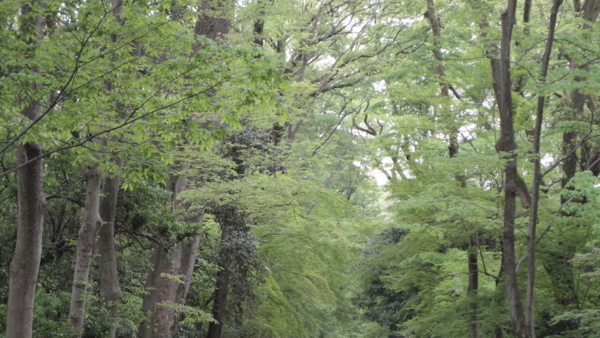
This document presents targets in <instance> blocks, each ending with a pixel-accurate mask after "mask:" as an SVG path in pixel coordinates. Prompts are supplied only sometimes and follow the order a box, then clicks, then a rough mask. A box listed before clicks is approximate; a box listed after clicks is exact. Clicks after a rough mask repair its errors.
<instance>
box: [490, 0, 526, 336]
mask: <svg viewBox="0 0 600 338" xmlns="http://www.w3.org/2000/svg"><path fill="white" fill-rule="evenodd" d="M516 10H517V1H516V0H508V8H507V10H506V11H505V12H504V13H503V14H502V40H501V44H500V60H493V62H494V63H496V65H495V67H493V69H496V70H499V74H498V76H497V77H496V76H495V78H497V79H498V80H499V83H498V88H497V90H499V94H500V100H501V101H500V102H498V106H499V108H500V109H499V110H500V114H499V115H500V128H501V131H500V132H501V136H500V141H499V146H500V150H501V151H505V152H507V156H506V164H505V167H504V177H505V179H504V180H505V181H504V215H503V216H504V226H503V231H502V250H503V255H502V265H503V266H504V284H505V288H506V296H507V299H508V307H509V312H510V319H511V323H512V328H513V333H514V335H515V337H516V338H523V337H526V338H529V330H528V329H527V326H526V322H525V317H524V316H523V305H522V302H521V296H520V293H519V287H518V283H517V271H516V253H515V211H516V198H517V158H516V156H515V154H514V153H513V152H514V150H516V149H517V145H516V142H515V131H514V127H513V106H512V105H513V104H512V97H511V75H510V46H511V43H512V31H513V27H514V25H515V21H516V19H515V13H516Z"/></svg>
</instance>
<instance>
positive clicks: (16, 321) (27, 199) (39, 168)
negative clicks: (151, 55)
mask: <svg viewBox="0 0 600 338" xmlns="http://www.w3.org/2000/svg"><path fill="white" fill-rule="evenodd" d="M39 6H41V2H40V1H37V0H31V1H30V2H25V3H23V4H22V6H21V17H20V27H19V29H20V30H21V36H23V37H25V39H26V40H25V42H26V43H27V44H28V45H30V46H34V45H37V44H38V43H39V42H40V41H41V39H42V35H43V31H42V25H43V18H42V16H41V15H40V14H39V9H40V8H39ZM30 50H33V49H30ZM26 57H33V55H27V56H26ZM32 70H33V72H34V73H37V72H39V70H38V69H36V68H34V69H32ZM31 89H32V92H33V93H34V94H33V95H36V94H37V92H38V91H39V90H40V89H41V87H40V85H39V84H37V83H33V84H32V85H31ZM23 97H25V95H23ZM40 109H41V107H40V105H39V101H38V100H35V99H33V100H31V101H30V103H29V104H28V105H27V106H26V108H24V109H23V110H22V111H21V114H22V115H24V116H25V117H27V118H28V119H30V120H35V119H36V118H38V117H39V116H40V114H41V110H40ZM40 155H42V146H41V145H40V144H39V143H36V142H27V143H25V144H21V145H19V146H17V164H18V166H19V169H17V204H18V211H17V240H16V245H15V252H14V256H13V259H12V261H11V263H10V275H9V285H8V304H7V317H6V337H11V338H31V336H32V334H33V308H34V302H35V292H36V284H37V279H38V273H39V268H40V259H41V255H42V230H43V224H44V210H45V206H46V201H45V198H44V186H43V174H44V163H43V161H42V160H41V159H39V160H36V161H33V162H31V163H29V164H27V165H24V166H22V167H21V165H22V164H24V163H25V162H27V160H28V159H30V158H35V157H38V156H40Z"/></svg>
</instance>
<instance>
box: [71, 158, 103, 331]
mask: <svg viewBox="0 0 600 338" xmlns="http://www.w3.org/2000/svg"><path fill="white" fill-rule="evenodd" d="M84 178H85V181H86V191H85V207H84V211H83V225H82V226H81V229H79V233H78V235H77V253H76V259H75V272H74V273H73V291H72V293H71V305H70V308H69V326H70V328H71V330H72V331H73V333H74V334H76V335H77V336H81V334H82V333H83V321H84V318H85V303H86V297H87V287H88V280H89V275H90V263H91V260H92V255H93V253H94V246H95V244H96V237H97V236H98V231H99V230H100V227H101V226H102V219H101V218H100V182H101V175H100V172H99V171H98V164H96V163H94V164H91V165H90V166H89V168H88V170H87V172H86V173H85V174H84Z"/></svg>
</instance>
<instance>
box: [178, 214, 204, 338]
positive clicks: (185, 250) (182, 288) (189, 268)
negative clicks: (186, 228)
mask: <svg viewBox="0 0 600 338" xmlns="http://www.w3.org/2000/svg"><path fill="white" fill-rule="evenodd" d="M203 219H204V213H200V214H198V215H197V216H195V217H193V218H191V219H190V220H188V221H189V222H194V223H198V224H200V223H202V222H203ZM199 244H200V235H199V234H196V235H195V236H194V237H192V239H190V240H189V241H187V242H185V243H183V244H182V246H181V262H180V275H181V276H182V277H183V283H179V285H178V286H177V290H176V291H175V303H176V304H178V305H184V304H185V301H186V298H187V294H188V291H189V289H190V285H191V284H192V277H193V275H194V266H195V265H196V255H197V253H198V245H199ZM180 320H181V314H180V313H176V314H175V324H174V325H173V326H172V327H171V334H172V335H173V336H175V333H176V331H177V328H178V326H179V321H180Z"/></svg>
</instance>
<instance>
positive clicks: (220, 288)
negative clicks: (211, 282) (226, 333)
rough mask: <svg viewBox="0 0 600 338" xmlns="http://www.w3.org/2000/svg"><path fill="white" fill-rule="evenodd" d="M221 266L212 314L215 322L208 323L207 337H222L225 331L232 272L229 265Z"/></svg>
mask: <svg viewBox="0 0 600 338" xmlns="http://www.w3.org/2000/svg"><path fill="white" fill-rule="evenodd" d="M219 268H221V269H220V270H219V272H218V273H217V284H216V289H215V294H214V297H213V310H212V316H213V318H214V320H215V322H210V324H208V332H207V334H206V338H221V334H222V333H223V326H224V325H223V324H224V323H223V319H224V318H225V312H226V311H225V310H226V308H227V295H228V294H229V279H230V278H231V273H230V272H229V270H228V269H227V267H219Z"/></svg>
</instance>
